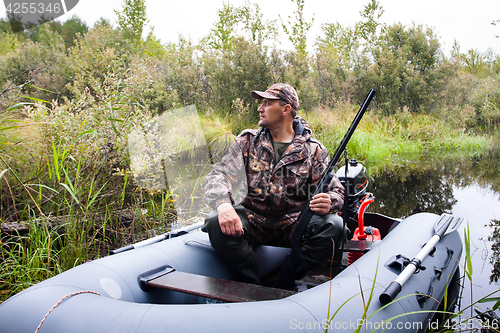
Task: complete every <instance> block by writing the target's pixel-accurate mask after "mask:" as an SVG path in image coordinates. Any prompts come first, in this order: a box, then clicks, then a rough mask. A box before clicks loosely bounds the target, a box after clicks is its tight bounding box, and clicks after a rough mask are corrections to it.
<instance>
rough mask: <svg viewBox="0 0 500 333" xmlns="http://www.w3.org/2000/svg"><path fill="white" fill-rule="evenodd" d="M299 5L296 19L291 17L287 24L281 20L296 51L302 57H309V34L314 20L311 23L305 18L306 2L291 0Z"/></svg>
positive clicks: (295, 13) (295, 14)
mask: <svg viewBox="0 0 500 333" xmlns="http://www.w3.org/2000/svg"><path fill="white" fill-rule="evenodd" d="M291 1H292V2H293V3H294V4H296V5H297V10H296V11H295V12H294V17H291V16H289V17H288V22H287V23H286V24H285V23H284V22H283V19H282V20H281V26H282V27H283V31H285V33H286V34H287V35H288V39H289V40H290V41H291V42H292V44H293V46H294V48H295V51H296V52H297V53H298V54H299V55H300V56H306V55H307V33H308V32H309V30H310V29H311V27H312V25H313V23H314V18H312V19H311V21H310V22H307V21H306V18H305V17H304V6H305V0H291Z"/></svg>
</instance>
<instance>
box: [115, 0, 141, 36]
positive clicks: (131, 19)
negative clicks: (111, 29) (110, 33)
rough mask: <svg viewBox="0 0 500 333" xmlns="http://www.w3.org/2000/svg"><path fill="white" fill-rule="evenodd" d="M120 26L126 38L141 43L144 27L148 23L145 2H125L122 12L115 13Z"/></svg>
mask: <svg viewBox="0 0 500 333" xmlns="http://www.w3.org/2000/svg"><path fill="white" fill-rule="evenodd" d="M115 13H116V16H118V25H119V26H120V29H121V30H122V31H123V34H124V36H125V38H127V39H130V40H132V41H140V40H141V38H142V33H143V31H144V26H145V24H146V23H147V22H148V18H147V15H146V1H145V0H124V2H123V9H122V11H121V12H118V11H115Z"/></svg>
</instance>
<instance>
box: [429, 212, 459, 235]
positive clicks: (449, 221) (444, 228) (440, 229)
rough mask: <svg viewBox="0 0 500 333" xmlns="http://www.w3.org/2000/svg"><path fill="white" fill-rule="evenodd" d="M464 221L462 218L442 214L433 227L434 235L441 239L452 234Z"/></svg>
mask: <svg viewBox="0 0 500 333" xmlns="http://www.w3.org/2000/svg"><path fill="white" fill-rule="evenodd" d="M463 220H464V219H463V218H462V217H457V216H453V215H450V214H446V213H445V214H442V215H441V216H440V217H439V219H438V220H437V222H436V225H435V226H434V235H438V236H439V237H443V236H444V235H446V234H449V233H450V232H453V231H455V230H457V229H458V227H460V225H461V224H462V221H463Z"/></svg>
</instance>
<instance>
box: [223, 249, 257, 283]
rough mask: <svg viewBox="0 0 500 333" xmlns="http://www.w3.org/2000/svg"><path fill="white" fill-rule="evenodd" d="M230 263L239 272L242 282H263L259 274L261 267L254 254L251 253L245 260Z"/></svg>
mask: <svg viewBox="0 0 500 333" xmlns="http://www.w3.org/2000/svg"><path fill="white" fill-rule="evenodd" d="M229 264H230V266H231V267H232V268H233V269H234V270H235V271H236V272H237V273H238V275H239V276H240V281H241V282H245V283H251V284H257V285H261V284H262V283H261V281H260V276H259V267H258V266H257V262H256V261H255V258H254V257H253V254H250V256H247V257H246V258H245V259H243V260H240V261H238V262H231V263H229Z"/></svg>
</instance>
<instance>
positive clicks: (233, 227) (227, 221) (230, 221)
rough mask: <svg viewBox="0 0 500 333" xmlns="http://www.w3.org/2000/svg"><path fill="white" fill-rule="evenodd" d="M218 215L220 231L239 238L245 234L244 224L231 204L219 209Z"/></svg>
mask: <svg viewBox="0 0 500 333" xmlns="http://www.w3.org/2000/svg"><path fill="white" fill-rule="evenodd" d="M217 213H218V215H219V225H220V229H221V230H222V232H223V233H224V234H226V235H229V236H238V237H239V236H241V235H242V234H243V224H242V223H241V219H240V217H239V216H238V214H237V213H236V211H235V210H234V207H233V206H232V205H231V204H229V203H227V204H226V203H224V204H221V205H220V206H219V207H217Z"/></svg>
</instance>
